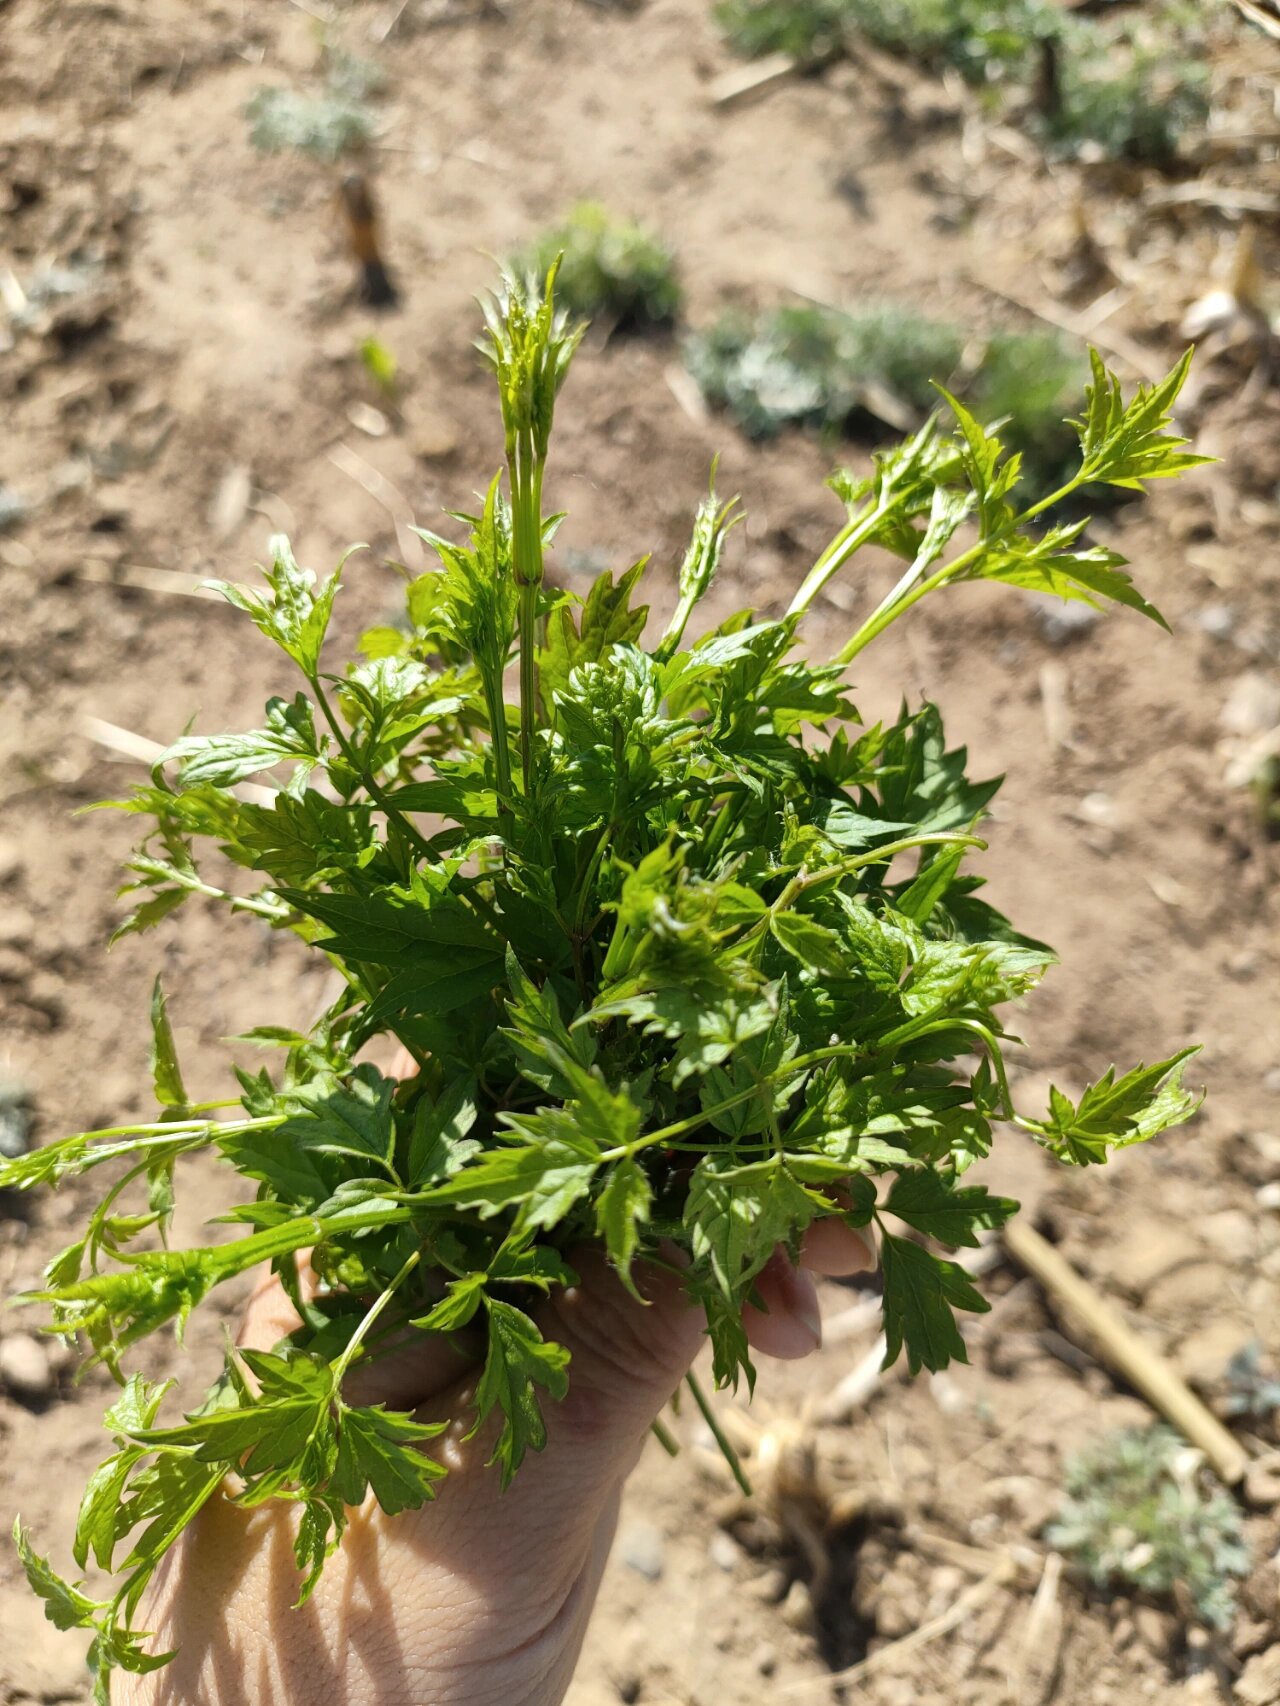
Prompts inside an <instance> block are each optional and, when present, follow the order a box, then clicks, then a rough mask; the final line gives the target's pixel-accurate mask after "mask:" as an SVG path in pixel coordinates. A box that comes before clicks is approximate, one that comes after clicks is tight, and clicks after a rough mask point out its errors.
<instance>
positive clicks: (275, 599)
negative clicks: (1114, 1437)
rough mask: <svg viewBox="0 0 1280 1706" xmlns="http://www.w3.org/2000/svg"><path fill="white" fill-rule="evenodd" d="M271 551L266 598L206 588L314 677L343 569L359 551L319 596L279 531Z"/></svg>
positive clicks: (221, 585)
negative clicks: (220, 594) (245, 618)
mask: <svg viewBox="0 0 1280 1706" xmlns="http://www.w3.org/2000/svg"><path fill="white" fill-rule="evenodd" d="M269 549H270V551H271V567H270V568H268V569H264V570H263V574H264V575H265V577H266V580H267V585H268V586H269V587H270V589H271V596H270V597H269V598H264V597H263V596H262V595H261V594H260V593H256V592H251V591H250V590H249V589H248V588H247V587H242V586H237V585H235V584H234V583H233V582H230V581H210V582H209V585H210V586H212V587H214V588H215V589H216V590H217V591H219V592H221V593H222V595H223V597H224V598H225V599H226V600H227V601H228V603H230V604H234V605H235V606H236V607H237V609H240V610H243V611H246V612H247V613H248V615H249V616H250V617H251V618H252V620H253V621H254V623H255V624H256V625H257V626H258V627H259V628H260V629H261V630H262V632H263V633H264V634H266V635H267V637H268V638H269V639H272V640H274V641H275V643H276V644H277V645H278V646H279V647H280V649H281V650H282V651H283V652H285V653H286V654H287V655H288V656H289V657H291V658H292V659H293V661H294V662H295V663H296V664H297V665H298V667H299V669H301V670H302V671H303V673H304V674H305V675H307V676H309V677H314V676H315V675H316V674H317V673H318V672H319V668H320V649H321V647H322V646H323V644H324V638H325V634H326V632H327V630H328V627H329V618H330V616H331V615H332V614H333V601H334V598H335V597H336V596H337V592H338V588H339V586H340V584H341V577H342V569H343V565H344V564H345V563H346V560H347V557H349V556H350V555H351V551H358V550H362V549H363V547H362V546H359V545H353V546H352V547H351V551H348V552H347V553H346V556H344V557H343V559H342V562H340V563H339V564H338V567H337V569H336V570H335V571H334V573H333V574H331V575H330V576H328V578H327V579H326V580H325V581H324V582H323V583H322V584H321V586H320V589H319V591H318V592H317V591H316V577H315V576H314V575H313V574H312V573H311V571H310V569H303V568H300V567H299V566H298V563H297V560H296V558H295V557H294V555H293V550H292V547H291V546H290V544H289V541H288V539H287V538H286V537H285V535H284V534H283V533H277V534H275V535H274V537H273V538H272V539H271V541H270V546H269Z"/></svg>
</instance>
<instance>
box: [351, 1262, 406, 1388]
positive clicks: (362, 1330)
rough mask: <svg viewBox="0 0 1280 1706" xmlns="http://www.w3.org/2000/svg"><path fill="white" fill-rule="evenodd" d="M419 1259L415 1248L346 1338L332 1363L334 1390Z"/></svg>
mask: <svg viewBox="0 0 1280 1706" xmlns="http://www.w3.org/2000/svg"><path fill="white" fill-rule="evenodd" d="M421 1260H422V1251H421V1250H415V1251H414V1252H413V1254H412V1255H411V1256H410V1257H409V1258H408V1260H407V1261H406V1262H405V1264H404V1266H403V1267H402V1268H401V1269H400V1272H399V1273H398V1274H397V1275H396V1277H395V1278H394V1279H393V1280H392V1282H391V1284H390V1285H389V1286H388V1287H387V1288H386V1290H385V1291H384V1292H383V1293H382V1294H381V1296H380V1297H379V1298H378V1300H377V1302H376V1303H375V1304H374V1305H373V1307H372V1308H371V1309H370V1311H369V1313H368V1314H367V1315H366V1316H365V1318H364V1320H363V1321H361V1323H360V1325H359V1326H358V1327H357V1328H356V1330H355V1332H354V1333H352V1335H351V1337H350V1338H349V1339H348V1340H347V1343H346V1347H345V1349H344V1350H343V1352H342V1355H341V1356H340V1357H339V1358H338V1360H337V1362H336V1363H334V1365H333V1390H334V1391H335V1392H340V1391H341V1390H342V1381H343V1377H344V1375H345V1374H346V1372H347V1370H348V1369H349V1368H350V1367H351V1364H352V1362H353V1361H354V1360H355V1354H356V1352H357V1351H358V1350H359V1349H360V1342H361V1340H362V1339H363V1338H364V1336H365V1334H366V1333H368V1332H369V1330H370V1328H371V1327H372V1326H373V1324H374V1323H375V1322H376V1321H377V1319H378V1317H379V1315H381V1314H382V1312H383V1310H384V1309H385V1308H386V1307H387V1305H388V1303H390V1301H391V1299H392V1298H393V1297H394V1296H395V1294H396V1292H397V1291H398V1290H399V1289H400V1287H401V1286H402V1285H403V1284H404V1282H405V1280H407V1279H408V1277H409V1275H410V1274H411V1273H412V1272H413V1270H414V1269H415V1268H416V1267H417V1265H418V1263H419V1262H420V1261H421Z"/></svg>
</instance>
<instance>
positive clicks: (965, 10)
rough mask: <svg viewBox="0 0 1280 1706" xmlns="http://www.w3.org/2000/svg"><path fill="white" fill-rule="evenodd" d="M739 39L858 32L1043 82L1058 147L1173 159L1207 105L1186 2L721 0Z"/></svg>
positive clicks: (845, 38) (826, 56) (976, 68)
mask: <svg viewBox="0 0 1280 1706" xmlns="http://www.w3.org/2000/svg"><path fill="white" fill-rule="evenodd" d="M716 16H717V18H718V20H719V22H720V25H721V27H722V29H723V30H724V32H725V35H726V37H727V39H728V40H729V42H730V44H731V45H732V46H733V47H734V48H735V49H736V50H737V51H738V52H739V53H743V54H746V55H749V56H756V55H759V54H763V53H785V54H789V55H790V56H791V57H792V58H794V59H798V60H800V61H802V62H804V63H806V64H810V65H819V64H822V63H823V62H824V61H827V60H830V59H833V58H836V57H839V56H840V55H841V54H843V53H845V52H847V51H849V50H850V45H851V44H852V43H855V42H856V41H857V40H858V39H859V38H861V39H863V40H866V41H869V42H871V43H873V44H874V45H875V46H877V47H880V48H884V49H886V50H887V51H889V52H891V53H895V54H900V55H901V56H902V57H904V58H907V59H911V60H914V61H915V62H916V63H917V64H918V65H921V66H923V67H924V68H925V69H926V70H929V71H934V72H937V71H941V70H944V69H946V68H947V67H950V68H952V69H954V70H957V71H959V72H960V74H961V75H962V76H963V77H964V78H965V79H966V80H967V81H968V82H970V83H974V84H978V85H994V84H999V85H1001V86H1003V87H1004V88H1005V89H1006V90H1008V89H1011V88H1019V89H1023V90H1025V91H1027V92H1029V93H1034V98H1035V104H1036V107H1037V109H1038V113H1037V116H1036V118H1035V125H1036V127H1037V128H1038V130H1039V131H1040V134H1041V135H1042V136H1043V138H1044V141H1045V143H1046V144H1047V146H1048V147H1049V148H1050V149H1052V150H1053V151H1054V152H1056V153H1061V154H1068V155H1070V154H1085V153H1088V152H1089V151H1093V152H1095V153H1097V154H1100V155H1102V156H1104V157H1105V158H1108V159H1117V160H1119V159H1126V160H1134V161H1140V162H1149V163H1152V164H1156V165H1159V164H1163V163H1166V162H1168V161H1169V160H1171V159H1172V158H1173V157H1174V155H1175V154H1176V151H1177V147H1178V143H1179V140H1180V139H1181V138H1182V137H1183V136H1184V135H1186V134H1187V133H1188V132H1190V131H1193V130H1195V129H1198V128H1200V127H1202V126H1203V124H1204V122H1205V120H1206V119H1207V117H1208V112H1209V103H1208V85H1209V78H1208V71H1207V68H1206V66H1205V64H1204V61H1203V58H1202V57H1201V56H1200V55H1199V48H1200V46H1201V45H1202V36H1203V29H1202V25H1201V20H1200V19H1199V18H1198V17H1197V16H1196V14H1195V13H1194V12H1193V11H1189V10H1188V8H1186V7H1184V6H1170V5H1164V6H1160V7H1157V8H1155V10H1154V14H1153V15H1152V14H1149V13H1146V12H1145V11H1144V12H1143V13H1142V14H1141V15H1138V16H1136V17H1135V16H1132V15H1130V13H1129V12H1128V11H1127V10H1126V11H1125V12H1124V13H1123V14H1122V15H1121V16H1119V17H1118V18H1116V19H1114V20H1112V19H1107V20H1099V19H1094V18H1091V17H1085V16H1076V15H1073V14H1071V13H1069V12H1067V11H1066V10H1064V8H1062V7H1061V6H1059V5H1056V4H1053V3H1051V0H720V4H719V5H718V6H717V8H716Z"/></svg>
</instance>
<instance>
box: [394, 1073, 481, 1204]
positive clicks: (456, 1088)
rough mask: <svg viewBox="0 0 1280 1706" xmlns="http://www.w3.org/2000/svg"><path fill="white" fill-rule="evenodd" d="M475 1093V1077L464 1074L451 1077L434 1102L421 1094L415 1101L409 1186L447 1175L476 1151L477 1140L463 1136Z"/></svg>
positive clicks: (472, 1116) (474, 1106)
mask: <svg viewBox="0 0 1280 1706" xmlns="http://www.w3.org/2000/svg"><path fill="white" fill-rule="evenodd" d="M478 1094H479V1088H478V1086H477V1084H476V1081H475V1079H474V1078H472V1077H469V1076H468V1077H465V1078H457V1079H455V1080H454V1081H453V1083H452V1084H450V1085H449V1086H448V1088H447V1089H446V1090H445V1091H444V1092H443V1093H442V1094H441V1096H440V1098H439V1100H438V1101H436V1102H432V1101H430V1100H429V1099H428V1098H427V1097H426V1096H423V1098H422V1100H421V1101H420V1102H419V1103H418V1106H417V1110H416V1112H415V1114H414V1119H413V1135H412V1137H411V1138H410V1140H409V1167H408V1177H407V1179H406V1183H407V1184H408V1185H409V1186H410V1187H411V1188H412V1189H415V1190H420V1189H421V1188H422V1187H423V1186H425V1185H432V1184H436V1183H437V1182H438V1181H440V1180H442V1179H447V1178H450V1177H451V1176H452V1175H453V1174H455V1173H457V1172H459V1171H460V1170H461V1169H462V1168H463V1167H464V1166H465V1165H466V1164H467V1162H468V1161H471V1160H473V1159H474V1157H475V1156H476V1155H477V1154H478V1153H479V1150H480V1143H479V1140H478V1139H476V1138H469V1137H468V1136H467V1133H468V1132H469V1131H470V1130H471V1128H472V1126H474V1124H475V1123H476V1115H477V1112H478V1108H477V1097H478Z"/></svg>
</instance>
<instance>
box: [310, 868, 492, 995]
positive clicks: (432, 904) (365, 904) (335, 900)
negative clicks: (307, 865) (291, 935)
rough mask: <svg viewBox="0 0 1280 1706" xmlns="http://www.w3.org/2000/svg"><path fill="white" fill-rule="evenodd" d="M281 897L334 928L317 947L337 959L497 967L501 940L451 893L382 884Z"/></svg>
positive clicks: (399, 965)
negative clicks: (368, 889) (354, 891)
mask: <svg viewBox="0 0 1280 1706" xmlns="http://www.w3.org/2000/svg"><path fill="white" fill-rule="evenodd" d="M280 898H281V899H282V900H285V901H287V902H288V903H289V905H290V906H293V907H296V908H297V910H298V911H299V912H303V913H306V915H307V916H308V917H309V918H315V919H317V920H318V921H319V922H320V923H321V924H323V925H324V926H325V927H326V928H327V929H328V930H330V931H331V932H332V934H331V935H330V936H327V937H325V938H324V939H323V940H322V942H321V946H322V947H323V948H324V949H325V951H326V953H330V954H337V955H338V956H339V958H341V959H345V960H350V961H354V962H356V963H358V964H359V963H364V964H369V965H375V966H386V967H388V968H389V969H392V970H409V971H411V972H414V973H415V974H417V975H418V976H424V977H427V976H429V977H435V978H443V977H448V976H450V975H452V974H454V973H456V972H460V971H467V970H470V969H471V968H473V967H475V966H492V967H493V968H495V969H496V967H497V965H498V964H499V962H500V959H501V952H502V945H501V943H500V942H498V941H497V939H496V938H495V937H493V936H491V935H490V934H489V932H488V931H487V930H485V928H484V926H483V925H481V924H480V923H478V922H477V920H476V918H475V916H474V914H472V913H469V912H468V911H467V909H466V908H465V907H464V906H462V905H461V904H460V903H459V902H458V901H457V900H455V899H453V898H452V897H451V896H446V895H438V894H432V893H431V892H430V890H428V889H426V888H423V887H418V888H415V889H404V888H386V889H380V890H377V891H375V892H374V893H370V894H360V895H339V894H309V893H306V892H303V891H300V890H297V889H285V890H282V891H281V896H280Z"/></svg>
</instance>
